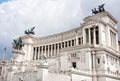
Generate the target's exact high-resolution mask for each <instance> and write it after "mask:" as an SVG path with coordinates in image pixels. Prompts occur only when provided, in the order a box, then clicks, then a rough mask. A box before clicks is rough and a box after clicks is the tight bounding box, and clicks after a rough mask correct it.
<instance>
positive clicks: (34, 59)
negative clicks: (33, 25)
mask: <svg viewBox="0 0 120 81" xmlns="http://www.w3.org/2000/svg"><path fill="white" fill-rule="evenodd" d="M36 54H37V49H36V47H35V55H34V60H36Z"/></svg>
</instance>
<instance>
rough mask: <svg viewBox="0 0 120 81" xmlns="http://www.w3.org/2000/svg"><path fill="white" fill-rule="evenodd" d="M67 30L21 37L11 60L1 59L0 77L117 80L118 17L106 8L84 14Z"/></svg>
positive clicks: (27, 80) (5, 79)
mask: <svg viewBox="0 0 120 81" xmlns="http://www.w3.org/2000/svg"><path fill="white" fill-rule="evenodd" d="M83 21H84V22H83V23H82V24H81V25H80V26H79V27H77V28H74V29H71V30H69V31H66V32H63V33H58V34H54V35H49V36H45V37H36V36H34V35H32V34H27V35H24V36H22V37H21V39H22V41H23V43H24V46H23V48H22V49H21V50H17V49H15V48H14V45H13V50H12V57H11V61H10V62H2V63H1V65H0V66H1V67H0V75H1V80H0V81H120V51H119V44H118V31H117V20H116V19H115V18H114V17H113V16H112V15H111V14H110V13H109V12H101V13H98V14H95V15H91V16H88V17H85V18H84V19H83Z"/></svg>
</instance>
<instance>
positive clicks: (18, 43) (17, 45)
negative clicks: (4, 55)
mask: <svg viewBox="0 0 120 81" xmlns="http://www.w3.org/2000/svg"><path fill="white" fill-rule="evenodd" d="M13 41H14V43H13V48H14V49H17V50H21V49H22V47H23V46H24V43H23V41H22V39H21V37H19V39H17V40H13Z"/></svg>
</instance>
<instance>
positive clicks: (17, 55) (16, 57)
mask: <svg viewBox="0 0 120 81" xmlns="http://www.w3.org/2000/svg"><path fill="white" fill-rule="evenodd" d="M24 55H25V53H24V52H23V51H22V50H16V49H13V50H12V59H13V61H15V62H22V61H24Z"/></svg>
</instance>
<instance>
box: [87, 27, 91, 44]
mask: <svg viewBox="0 0 120 81" xmlns="http://www.w3.org/2000/svg"><path fill="white" fill-rule="evenodd" d="M88 31H89V44H91V32H90V28H89V29H88Z"/></svg>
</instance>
